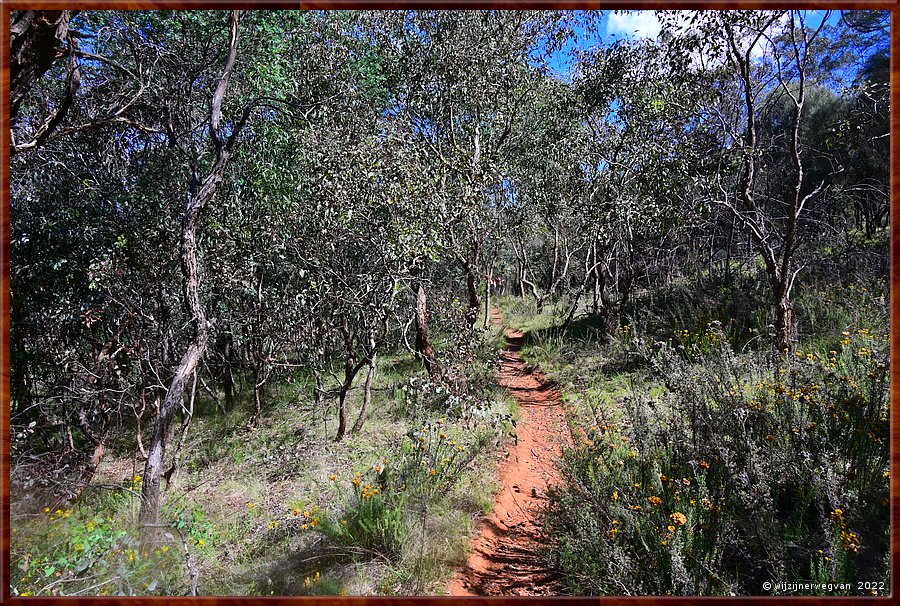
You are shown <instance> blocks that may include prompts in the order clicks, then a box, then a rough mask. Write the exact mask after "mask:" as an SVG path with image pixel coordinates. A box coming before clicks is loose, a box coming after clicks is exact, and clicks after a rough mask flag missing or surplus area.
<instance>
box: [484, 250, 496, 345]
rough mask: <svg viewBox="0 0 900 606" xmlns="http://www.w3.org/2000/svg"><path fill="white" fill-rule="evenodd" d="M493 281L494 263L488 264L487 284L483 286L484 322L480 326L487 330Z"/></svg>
mask: <svg viewBox="0 0 900 606" xmlns="http://www.w3.org/2000/svg"><path fill="white" fill-rule="evenodd" d="M493 281H494V263H493V262H491V264H490V265H489V266H488V274H487V284H486V285H485V287H484V324H483V325H482V328H483V329H485V330H487V328H488V326H490V324H491V284H492V283H493Z"/></svg>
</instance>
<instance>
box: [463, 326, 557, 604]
mask: <svg viewBox="0 0 900 606" xmlns="http://www.w3.org/2000/svg"><path fill="white" fill-rule="evenodd" d="M491 314H492V319H493V321H494V323H495V324H501V322H502V319H501V316H500V312H499V311H498V310H496V309H494V310H492V312H491ZM523 341H524V335H523V334H522V333H521V332H519V331H517V330H513V329H510V328H507V329H506V343H507V346H506V349H505V350H504V351H503V352H502V353H501V355H500V361H501V364H500V371H499V382H500V385H501V386H503V387H505V388H506V389H507V390H508V391H509V393H510V394H511V395H512V396H513V398H515V400H516V402H518V404H519V406H520V407H521V408H522V418H521V420H520V421H519V423H518V425H517V427H516V434H517V439H516V440H515V442H514V443H510V444H509V446H508V451H507V452H506V453H505V455H504V460H502V461H501V463H500V470H499V471H500V485H501V490H500V492H499V494H498V495H497V497H496V500H495V501H494V507H493V510H492V511H491V513H490V514H489V515H487V516H485V517H484V518H482V519H481V520H480V522H479V525H478V530H477V532H476V534H475V537H474V538H473V540H472V543H471V548H472V552H471V555H470V556H469V560H468V562H467V563H466V566H465V568H463V570H461V571H460V572H458V573H457V574H455V575H454V576H453V578H451V579H450V583H449V584H448V587H447V591H448V593H449V594H450V595H455V596H467V595H468V596H471V595H481V596H492V595H495V596H499V595H538V596H540V595H558V593H559V587H558V579H556V578H555V576H554V574H553V573H552V571H550V570H548V569H547V568H546V567H545V566H544V565H543V563H542V561H541V558H540V556H539V555H538V553H537V547H538V545H539V544H540V527H541V524H540V518H541V512H542V510H543V508H544V505H545V503H546V495H547V485H548V484H553V483H555V482H556V480H557V474H556V470H555V468H554V466H553V461H554V460H555V459H556V458H557V457H558V456H559V453H560V441H561V440H566V439H567V436H568V435H569V432H568V431H567V430H566V423H565V418H564V414H563V408H562V405H561V401H560V397H559V390H558V389H557V388H556V387H555V386H554V385H553V384H552V383H550V382H549V381H548V380H547V379H546V378H544V377H543V376H541V375H540V374H539V373H537V372H536V371H534V370H532V369H529V368H528V367H527V366H526V364H525V362H524V361H523V360H522V357H521V356H520V355H519V353H518V352H519V350H520V349H521V348H522V344H523Z"/></svg>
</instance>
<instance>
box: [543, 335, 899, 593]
mask: <svg viewBox="0 0 900 606" xmlns="http://www.w3.org/2000/svg"><path fill="white" fill-rule="evenodd" d="M691 340H696V339H691ZM700 340H701V342H698V343H689V345H690V347H688V348H682V349H673V348H672V347H671V346H669V345H663V346H662V347H661V348H660V349H659V351H657V352H656V353H655V355H654V356H653V357H652V364H653V367H654V371H655V374H656V375H657V376H659V377H660V378H661V379H662V380H663V381H664V382H665V384H666V388H667V390H666V393H665V394H664V395H663V396H662V397H660V398H657V399H651V398H649V397H648V396H647V395H646V394H641V393H636V394H635V395H634V396H632V397H630V398H626V399H625V401H624V402H623V405H624V408H625V410H626V412H627V414H626V418H625V420H624V421H623V422H622V423H621V424H620V425H614V424H607V425H599V426H595V427H590V428H584V431H583V434H582V436H581V439H580V443H579V444H577V445H576V446H575V447H574V448H572V449H571V450H569V451H567V452H566V453H565V455H564V460H563V463H562V466H561V467H562V477H563V480H564V481H563V484H562V486H561V487H560V489H559V490H558V494H556V495H555V501H556V503H555V505H554V507H553V508H552V509H551V511H550V514H549V517H548V522H547V532H548V534H549V535H550V537H551V538H552V540H553V548H552V555H553V557H554V559H555V561H556V562H557V563H558V565H559V567H560V568H561V570H562V571H563V573H564V575H565V578H566V580H567V581H568V584H569V586H570V589H571V590H572V591H573V592H574V593H588V594H632V595H640V594H656V595H659V594H670V593H671V594H682V595H705V594H730V593H736V594H762V593H764V591H763V583H764V582H766V581H777V580H781V579H792V580H798V581H800V580H811V581H821V580H822V579H825V580H828V581H833V582H839V583H853V581H857V580H859V581H866V580H885V581H887V580H888V576H887V575H888V568H887V566H886V564H885V562H886V560H885V554H886V553H887V547H888V511H889V509H888V505H889V501H888V479H887V478H888V475H887V474H888V471H887V470H888V453H889V447H888V374H887V368H888V364H887V337H886V336H874V335H872V334H870V333H869V331H867V330H866V329H860V330H858V331H856V332H853V333H852V334H851V333H850V332H849V331H844V333H843V334H841V335H840V337H839V338H838V343H839V345H838V349H835V350H829V351H807V352H803V351H797V352H796V353H795V354H792V355H789V356H786V355H777V356H773V355H771V354H764V353H760V352H754V353H751V354H748V355H743V356H738V355H736V354H735V353H734V352H733V350H732V349H731V348H730V346H729V345H728V344H727V343H726V341H725V339H724V336H723V335H719V336H716V335H715V334H706V333H704V334H703V335H702V336H701V339H700ZM686 354H687V355H686ZM855 591H856V585H855V584H852V585H851V590H850V592H855Z"/></svg>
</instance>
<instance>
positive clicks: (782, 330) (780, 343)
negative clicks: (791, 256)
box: [772, 280, 794, 352]
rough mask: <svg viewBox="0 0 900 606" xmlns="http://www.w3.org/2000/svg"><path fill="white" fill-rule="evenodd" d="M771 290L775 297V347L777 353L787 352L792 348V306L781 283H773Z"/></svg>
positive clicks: (786, 290) (784, 286) (786, 289)
mask: <svg viewBox="0 0 900 606" xmlns="http://www.w3.org/2000/svg"><path fill="white" fill-rule="evenodd" d="M772 290H773V291H774V293H773V294H774V295H775V346H776V347H777V348H778V351H781V352H787V351H790V350H791V349H792V348H793V346H794V306H793V304H792V303H791V298H790V293H789V291H788V287H787V285H786V284H784V283H783V281H781V280H779V281H778V282H776V283H774V284H773V286H772Z"/></svg>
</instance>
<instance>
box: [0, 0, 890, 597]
mask: <svg viewBox="0 0 900 606" xmlns="http://www.w3.org/2000/svg"><path fill="white" fill-rule="evenodd" d="M0 5H2V6H0V15H2V23H0V91H2V94H3V99H2V103H0V128H2V133H0V603H3V602H9V603H13V604H25V603H28V604H72V605H76V604H77V605H82V604H84V605H88V604H93V603H94V602H98V601H99V602H115V603H121V604H129V605H138V604H148V603H153V604H166V605H169V604H172V605H174V604H178V603H181V602H182V601H184V600H191V601H193V602H195V603H198V604H206V605H208V606H214V605H217V604H220V603H223V604H225V603H232V604H233V603H240V604H248V605H253V606H262V605H264V604H266V605H271V604H285V603H304V604H317V605H322V606H326V605H332V604H333V605H335V606H350V605H353V606H361V605H363V604H372V605H379V606H392V605H395V604H396V605H401V604H402V605H412V604H426V603H443V604H449V603H451V602H453V603H456V604H461V603H475V604H482V605H485V606H487V605H488V604H491V605H500V604H510V605H512V604H516V605H522V606H524V605H530V604H541V603H544V602H548V601H550V602H553V601H559V602H560V603H564V604H569V605H573V606H574V605H576V604H577V605H582V604H584V605H587V604H598V603H600V602H603V603H605V604H609V605H611V606H642V605H646V604H653V603H656V602H661V603H663V602H664V603H667V604H683V605H687V606H695V605H696V606H720V605H724V604H728V603H731V602H733V601H738V602H740V603H741V604H746V605H747V606H767V605H770V604H773V603H779V602H781V601H798V602H802V603H804V604H809V605H811V606H812V605H818V604H822V605H823V606H826V605H827V606H831V605H837V604H848V603H854V604H855V603H860V602H870V603H875V604H887V603H894V600H893V598H894V596H898V595H900V574H896V573H893V565H894V564H896V563H897V562H898V559H897V556H898V553H900V533H898V528H900V504H898V501H900V483H898V481H897V478H898V476H900V431H898V426H897V421H896V420H897V417H898V414H900V364H891V369H890V400H891V401H890V414H891V418H890V446H891V457H890V461H891V482H890V492H891V508H890V512H891V513H890V518H891V519H890V529H891V542H890V543H891V570H892V574H891V581H890V583H891V595H890V596H881V597H866V596H859V597H787V596H749V597H743V596H742V597H736V598H732V597H719V596H716V597H659V596H647V597H602V598H596V597H554V598H546V597H512V596H510V597H474V598H454V597H449V596H439V597H361V596H356V597H293V596H282V597H224V596H223V597H219V596H210V597H196V598H183V597H140V598H134V597H119V598H112V597H111V598H98V597H89V596H85V597H28V598H21V597H11V596H10V586H9V579H8V576H9V565H10V555H9V549H10V519H9V514H10V511H9V484H10V479H9V472H10V464H9V456H10V450H9V449H10V435H9V413H10V410H9V339H10V337H9V313H10V308H9V301H10V299H9V298H10V290H9V287H10V284H9V278H10V273H9V270H10V266H9V254H10V248H9V236H10V232H9V225H10V223H9V221H10V217H9V210H10V206H9V179H10V167H9V146H10V130H9V129H10V124H9V112H10V108H9V96H8V92H7V91H8V90H9V15H10V11H11V10H18V9H25V8H28V9H37V8H39V9H94V10H101V9H119V10H123V9H124V10H133V9H145V10H146V9H151V10H153V9H176V10H177V9H198V8H203V9H232V8H246V9H265V8H272V9H274V8H280V9H301V10H308V9H409V8H421V9H430V8H443V9H463V8H466V9H512V8H525V9H571V10H587V9H604V10H612V9H663V8H665V9H674V10H678V9H682V10H691V9H718V10H727V9H755V10H762V9H777V8H798V7H803V8H809V9H828V8H830V9H844V10H850V9H870V10H889V11H890V12H891V34H890V40H891V85H890V91H891V92H890V94H891V97H890V98H891V119H890V125H891V139H890V141H891V147H890V150H891V183H890V194H891V203H890V232H891V234H892V236H891V239H890V257H891V259H890V283H891V289H890V317H891V320H890V322H891V326H890V337H891V346H890V357H891V360H900V235H898V234H900V110H898V106H900V57H898V53H900V0H873V1H866V0H850V1H840V0H838V1H834V0H813V1H809V0H806V1H793V2H791V1H788V0H747V1H742V0H671V1H668V2H667V1H660V0H650V1H645V2H639V1H634V0H605V1H602V2H591V1H587V0H557V1H552V0H493V1H484V0H471V1H467V0H405V1H404V0H313V1H303V0H301V1H299V2H284V1H283V0H256V1H255V2H252V1H247V0H147V1H142V0H131V1H130V0H93V1H91V0H71V1H66V0H6V1H5V2H4V0H0Z"/></svg>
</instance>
